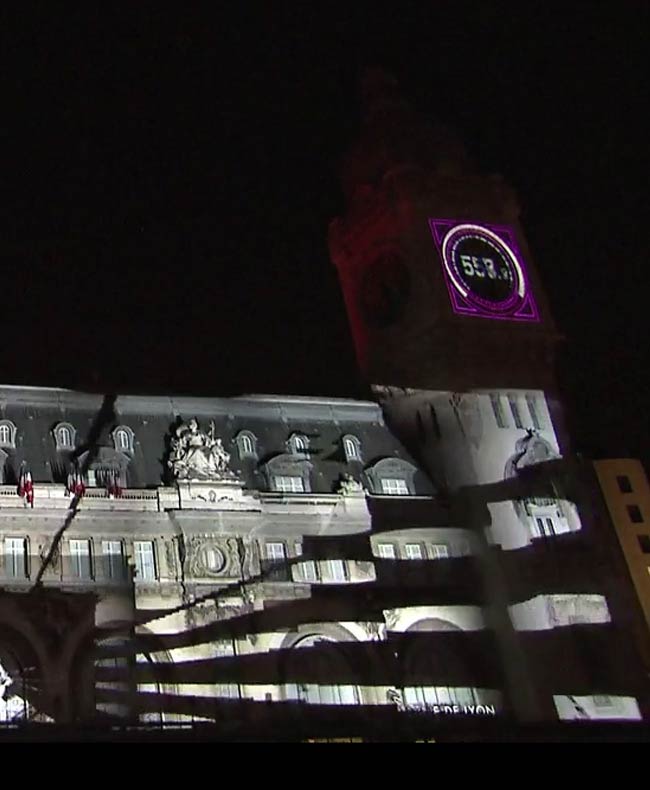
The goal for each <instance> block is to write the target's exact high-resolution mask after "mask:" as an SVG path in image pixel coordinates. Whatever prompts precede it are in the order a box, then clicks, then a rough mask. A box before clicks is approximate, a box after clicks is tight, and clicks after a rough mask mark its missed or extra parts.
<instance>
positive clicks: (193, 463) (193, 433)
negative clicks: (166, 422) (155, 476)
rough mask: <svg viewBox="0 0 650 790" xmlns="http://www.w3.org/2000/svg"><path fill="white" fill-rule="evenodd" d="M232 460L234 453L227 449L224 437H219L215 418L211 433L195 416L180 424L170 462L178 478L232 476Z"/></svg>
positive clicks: (213, 478) (200, 478)
mask: <svg viewBox="0 0 650 790" xmlns="http://www.w3.org/2000/svg"><path fill="white" fill-rule="evenodd" d="M229 462H230V454H229V453H227V452H226V451H225V449H224V447H223V444H222V442H221V439H218V438H215V435H214V423H213V422H211V423H210V433H205V432H204V431H202V430H200V428H199V423H198V422H197V420H196V419H194V418H192V419H191V420H190V421H189V422H187V423H181V425H179V426H178V428H176V430H175V432H174V436H172V439H171V452H170V454H169V460H168V461H167V465H168V466H169V468H170V469H171V470H172V473H173V474H174V477H175V478H176V479H177V480H223V479H224V478H226V479H231V478H232V477H233V474H232V472H231V471H230V470H229V469H228V463H229Z"/></svg>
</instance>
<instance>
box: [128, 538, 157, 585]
mask: <svg viewBox="0 0 650 790" xmlns="http://www.w3.org/2000/svg"><path fill="white" fill-rule="evenodd" d="M140 546H149V547H150V548H151V565H152V568H153V575H152V576H148V575H145V574H144V573H141V570H143V569H144V568H145V565H144V564H142V563H141V558H142V557H143V556H144V552H142V551H140V550H139V547H140ZM133 558H134V561H135V570H136V577H135V579H136V581H139V582H147V581H156V580H157V579H158V562H157V561H156V559H157V558H156V541H155V540H134V541H133Z"/></svg>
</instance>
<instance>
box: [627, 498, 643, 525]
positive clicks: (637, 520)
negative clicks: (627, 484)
mask: <svg viewBox="0 0 650 790" xmlns="http://www.w3.org/2000/svg"><path fill="white" fill-rule="evenodd" d="M625 509H626V510H627V517H628V518H629V519H630V521H631V522H632V524H644V523H645V519H644V518H643V512H642V511H641V508H640V507H639V506H638V505H637V504H635V503H632V504H629V505H626V506H625Z"/></svg>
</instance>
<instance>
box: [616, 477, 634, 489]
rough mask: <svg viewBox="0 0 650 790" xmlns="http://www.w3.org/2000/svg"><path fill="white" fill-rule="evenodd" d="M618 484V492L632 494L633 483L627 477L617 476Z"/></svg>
mask: <svg viewBox="0 0 650 790" xmlns="http://www.w3.org/2000/svg"><path fill="white" fill-rule="evenodd" d="M616 482H617V483H618V490H619V491H620V492H621V494H631V493H632V483H630V478H629V477H628V476H627V475H616Z"/></svg>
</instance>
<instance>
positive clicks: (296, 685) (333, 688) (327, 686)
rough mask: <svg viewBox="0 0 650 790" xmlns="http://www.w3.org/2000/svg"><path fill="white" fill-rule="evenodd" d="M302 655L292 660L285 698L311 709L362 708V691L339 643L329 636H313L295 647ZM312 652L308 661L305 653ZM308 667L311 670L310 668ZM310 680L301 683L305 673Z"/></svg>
mask: <svg viewBox="0 0 650 790" xmlns="http://www.w3.org/2000/svg"><path fill="white" fill-rule="evenodd" d="M293 649H294V650H298V651H300V653H298V654H294V656H293V657H292V656H291V655H290V656H289V661H288V666H287V671H288V674H289V675H290V676H291V675H293V677H289V678H287V679H288V680H289V681H290V682H288V683H286V684H285V687H284V696H285V698H286V699H293V700H297V701H299V702H304V703H307V704H311V705H358V704H359V690H358V688H357V686H356V684H355V683H354V682H353V680H352V677H351V671H350V668H349V667H348V663H347V661H346V660H345V658H344V656H343V655H342V653H341V652H340V651H339V650H338V649H337V647H336V640H335V639H333V638H332V637H330V636H326V635H325V634H309V635H308V636H305V637H303V638H302V639H300V640H299V641H298V642H296V643H295V644H294V645H293ZM303 650H305V651H309V652H310V655H309V657H308V660H307V661H303V660H298V659H299V658H300V659H302V656H301V653H302V651H303ZM307 666H308V670H307V669H306V667H307ZM306 671H308V674H309V678H308V679H307V677H305V680H304V681H301V680H299V677H300V675H301V674H303V672H306Z"/></svg>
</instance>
